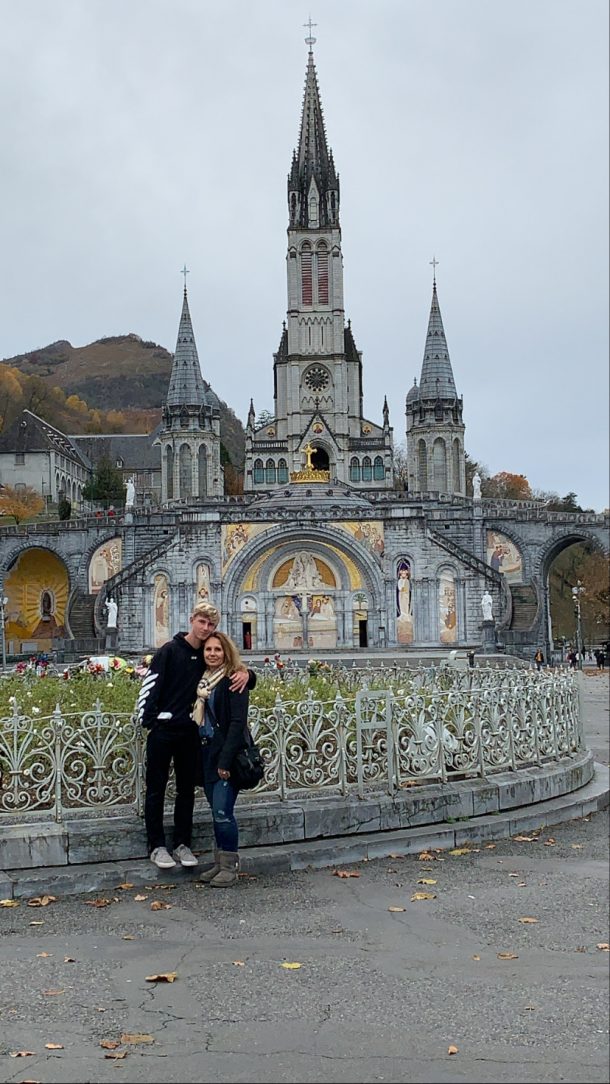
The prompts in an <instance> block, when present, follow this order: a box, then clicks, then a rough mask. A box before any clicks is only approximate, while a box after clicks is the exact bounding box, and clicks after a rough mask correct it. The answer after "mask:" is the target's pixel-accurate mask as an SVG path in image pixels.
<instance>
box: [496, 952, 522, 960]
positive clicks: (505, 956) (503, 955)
mask: <svg viewBox="0 0 610 1084" xmlns="http://www.w3.org/2000/svg"><path fill="white" fill-rule="evenodd" d="M497 956H498V959H499V960H518V959H519V957H518V956H517V954H516V952H498V953H497Z"/></svg>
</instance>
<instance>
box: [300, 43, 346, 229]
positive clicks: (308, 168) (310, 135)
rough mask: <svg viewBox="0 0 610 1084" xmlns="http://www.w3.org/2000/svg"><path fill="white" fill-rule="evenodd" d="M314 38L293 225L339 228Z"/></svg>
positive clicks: (336, 185)
mask: <svg viewBox="0 0 610 1084" xmlns="http://www.w3.org/2000/svg"><path fill="white" fill-rule="evenodd" d="M315 40H316V39H315V38H312V37H311V34H310V36H309V37H308V38H307V39H306V41H307V43H308V45H309V55H308V58H307V73H306V75H305V93H304V95H303V111H302V114H301V129H300V132H299V145H298V150H295V151H294V152H293V155H292V166H291V169H290V173H289V175H288V207H289V211H290V225H291V226H292V227H293V228H294V227H299V226H300V227H303V228H308V227H309V228H312V229H316V228H319V229H326V228H328V227H329V226H338V225H339V177H338V175H337V173H336V170H335V163H334V161H333V154H332V151H329V149H328V144H327V142H326V129H325V126H324V113H323V111H322V103H321V101H320V91H319V89H318V77H317V75H316V68H315V64H314V59H313V44H314V42H315Z"/></svg>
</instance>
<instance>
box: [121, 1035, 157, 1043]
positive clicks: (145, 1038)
mask: <svg viewBox="0 0 610 1084" xmlns="http://www.w3.org/2000/svg"><path fill="white" fill-rule="evenodd" d="M154 1041H155V1040H154V1038H153V1036H152V1035H142V1034H141V1033H140V1032H135V1034H133V1035H130V1034H129V1033H125V1034H124V1035H121V1042H122V1043H125V1045H126V1046H136V1045H137V1044H138V1043H154Z"/></svg>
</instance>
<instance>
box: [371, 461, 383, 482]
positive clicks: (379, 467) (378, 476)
mask: <svg viewBox="0 0 610 1084" xmlns="http://www.w3.org/2000/svg"><path fill="white" fill-rule="evenodd" d="M373 478H374V479H375V481H376V482H383V480H384V478H385V469H384V466H383V459H382V458H381V456H380V455H376V456H375V462H374V463H373Z"/></svg>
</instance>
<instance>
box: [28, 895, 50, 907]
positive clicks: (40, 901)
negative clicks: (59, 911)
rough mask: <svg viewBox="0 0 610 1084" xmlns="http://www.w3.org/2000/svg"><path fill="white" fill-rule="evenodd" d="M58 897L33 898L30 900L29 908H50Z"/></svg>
mask: <svg viewBox="0 0 610 1084" xmlns="http://www.w3.org/2000/svg"><path fill="white" fill-rule="evenodd" d="M56 899H57V896H33V897H32V899H31V900H28V907H48V906H49V904H50V903H55V900H56Z"/></svg>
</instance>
